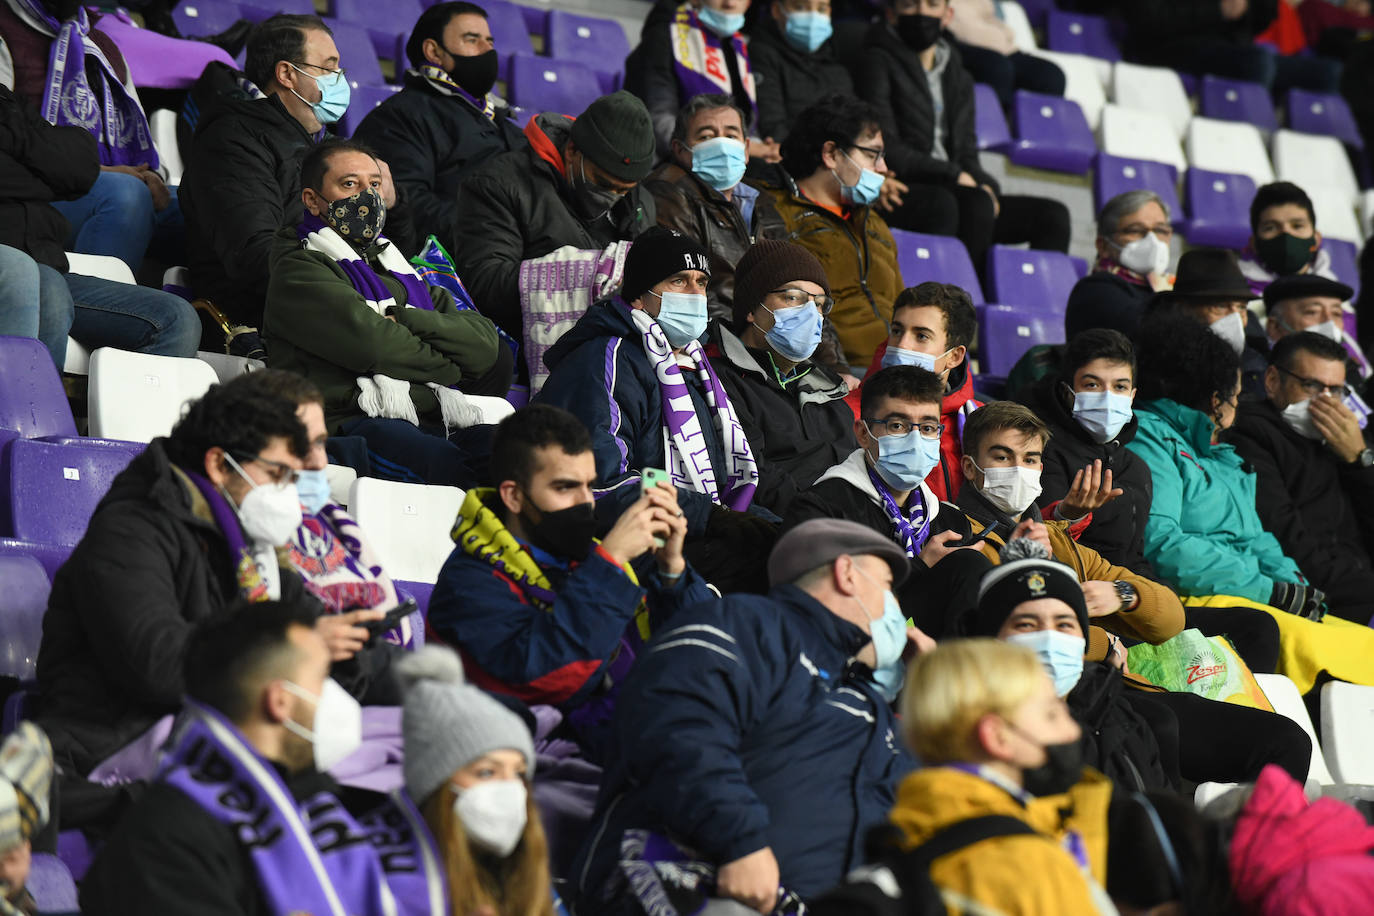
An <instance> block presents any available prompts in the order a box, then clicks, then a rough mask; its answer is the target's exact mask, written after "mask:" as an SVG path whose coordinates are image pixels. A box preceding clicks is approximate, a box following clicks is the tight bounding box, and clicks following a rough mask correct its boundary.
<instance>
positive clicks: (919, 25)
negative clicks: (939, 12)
mask: <svg viewBox="0 0 1374 916" xmlns="http://www.w3.org/2000/svg"><path fill="white" fill-rule="evenodd" d="M943 28H944V21H943V19H942V18H941V17H939V16H927V15H925V14H923V13H911V14H909V15H906V16H898V17H897V37H898V38H900V39H901V40H902V44H904V45H906V46H907V47H908V48H910V49H911V50H913V51H915V52H916V53H918V54H919V53H920V52H922V51H924V50H925V49H926V48H929V47H930V46H931V45H933V44H935V42H936V41H938V40H939V38H940V30H941V29H943Z"/></svg>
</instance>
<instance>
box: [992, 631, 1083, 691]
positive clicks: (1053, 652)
mask: <svg viewBox="0 0 1374 916" xmlns="http://www.w3.org/2000/svg"><path fill="white" fill-rule="evenodd" d="M1007 642H1009V643H1011V644H1013V645H1017V646H1025V647H1026V648H1027V649H1030V650H1031V651H1032V652H1034V653H1035V654H1036V655H1038V656H1040V664H1042V665H1044V666H1045V671H1046V673H1048V674H1049V676H1050V680H1052V681H1054V692H1055V695H1056V696H1061V697H1062V696H1068V693H1069V691H1070V690H1072V689H1073V688H1074V685H1075V684H1077V683H1078V679H1079V678H1081V677H1082V676H1083V652H1084V651H1085V650H1086V649H1087V641H1086V640H1084V639H1083V637H1082V636H1070V635H1069V634H1068V633H1060V632H1058V631H1057V630H1036V631H1035V632H1034V633H1013V634H1012V635H1011V636H1008V637H1007Z"/></svg>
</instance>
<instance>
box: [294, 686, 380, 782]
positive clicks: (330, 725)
mask: <svg viewBox="0 0 1374 916" xmlns="http://www.w3.org/2000/svg"><path fill="white" fill-rule="evenodd" d="M282 686H284V687H285V688H286V689H287V690H288V691H290V692H291V693H294V694H295V695H296V696H298V697H300V698H301V699H302V700H305V701H307V702H310V703H314V704H315V727H314V729H309V728H306V727H305V726H304V725H301V724H300V723H299V722H296V721H294V720H292V719H287V720H286V721H285V722H283V723H282V725H284V726H285V727H286V730H287V731H289V732H291V733H292V734H294V735H297V736H298V737H301V738H304V739H305V740H306V741H309V742H310V743H311V745H313V746H314V748H315V769H317V770H319V771H320V772H321V773H324V772H327V771H328V770H329V769H330V768H332V767H333V766H334V765H335V764H336V763H338V762H339V761H340V760H343V759H344V758H345V757H347V756H348V755H349V754H351V753H353V752H354V751H356V750H357V749H358V748H359V746H361V745H362V743H363V708H362V707H361V706H359V705H358V701H357V700H355V699H353V697H352V696H350V695H349V693H348V691H347V690H344V689H343V688H342V687H340V686H339V684H338V682H337V681H335V680H334V679H333V678H332V677H328V678H325V679H324V688H323V689H322V690H321V691H320V695H319V696H315V695H314V694H313V693H311V692H310V691H308V690H306V689H305V688H304V687H302V686H300V685H299V684H293V683H291V682H290V681H283V682H282Z"/></svg>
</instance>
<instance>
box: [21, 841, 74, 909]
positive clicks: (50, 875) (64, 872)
mask: <svg viewBox="0 0 1374 916" xmlns="http://www.w3.org/2000/svg"><path fill="white" fill-rule="evenodd" d="M26 886H27V888H28V891H29V893H30V894H31V895H32V896H33V902H34V903H35V904H37V905H38V910H39V912H42V913H75V912H76V910H77V907H78V902H77V894H76V880H75V879H74V878H73V877H72V873H71V871H70V870H69V869H68V868H67V866H66V865H65V864H64V863H63V862H62V860H61V859H59V858H58V857H57V856H55V855H53V854H52V853H46V852H36V853H34V854H33V858H32V859H31V860H30V862H29V880H28V884H27V885H26Z"/></svg>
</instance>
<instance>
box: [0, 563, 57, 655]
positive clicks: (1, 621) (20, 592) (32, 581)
mask: <svg viewBox="0 0 1374 916" xmlns="http://www.w3.org/2000/svg"><path fill="white" fill-rule="evenodd" d="M51 590H52V585H51V583H50V582H49V581H48V574H47V573H46V572H44V571H43V565H42V564H41V563H39V562H38V561H37V560H35V559H34V558H33V557H26V556H18V555H14V556H6V555H0V676H5V677H12V678H16V679H18V680H21V681H24V680H29V679H31V678H32V677H33V676H34V668H35V667H36V663H37V661H38V644H39V642H40V641H41V640H42V638H43V612H44V611H46V610H47V608H48V593H49V592H50V591H51Z"/></svg>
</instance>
